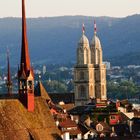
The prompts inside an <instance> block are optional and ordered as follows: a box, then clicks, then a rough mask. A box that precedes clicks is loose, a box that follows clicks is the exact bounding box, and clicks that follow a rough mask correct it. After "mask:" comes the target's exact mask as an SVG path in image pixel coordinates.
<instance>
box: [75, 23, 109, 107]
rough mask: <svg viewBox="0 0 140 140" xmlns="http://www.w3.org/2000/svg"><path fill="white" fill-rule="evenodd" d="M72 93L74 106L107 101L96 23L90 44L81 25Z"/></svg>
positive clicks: (104, 73)
mask: <svg viewBox="0 0 140 140" xmlns="http://www.w3.org/2000/svg"><path fill="white" fill-rule="evenodd" d="M74 92H75V105H85V104H87V103H89V102H90V100H91V99H96V103H101V102H104V101H106V100H107V93H106V65H105V64H103V60H102V47H101V43H100V40H99V38H98V37H97V33H96V23H94V36H93V38H92V41H91V43H89V40H88V38H87V37H86V35H85V27H84V25H83V29H82V37H81V39H80V41H79V42H78V48H77V63H76V65H75V67H74Z"/></svg>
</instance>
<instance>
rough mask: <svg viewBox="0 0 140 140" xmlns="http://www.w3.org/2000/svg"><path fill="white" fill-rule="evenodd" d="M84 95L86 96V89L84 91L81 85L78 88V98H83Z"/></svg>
mask: <svg viewBox="0 0 140 140" xmlns="http://www.w3.org/2000/svg"><path fill="white" fill-rule="evenodd" d="M85 95H86V89H85V87H84V86H83V85H81V86H80V87H79V96H80V97H85Z"/></svg>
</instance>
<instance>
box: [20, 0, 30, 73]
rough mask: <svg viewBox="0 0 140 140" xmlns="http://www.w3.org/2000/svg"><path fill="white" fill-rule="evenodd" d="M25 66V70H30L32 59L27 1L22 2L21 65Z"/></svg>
mask: <svg viewBox="0 0 140 140" xmlns="http://www.w3.org/2000/svg"><path fill="white" fill-rule="evenodd" d="M23 64H24V70H25V72H26V74H27V71H29V70H30V57H29V50H28V39H27V29H26V15H25V0H22V49H21V63H20V67H22V65H23Z"/></svg>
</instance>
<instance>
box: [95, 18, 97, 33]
mask: <svg viewBox="0 0 140 140" xmlns="http://www.w3.org/2000/svg"><path fill="white" fill-rule="evenodd" d="M96 33H97V26H96V21H95V20H94V34H95V35H96Z"/></svg>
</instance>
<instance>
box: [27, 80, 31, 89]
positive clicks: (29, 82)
mask: <svg viewBox="0 0 140 140" xmlns="http://www.w3.org/2000/svg"><path fill="white" fill-rule="evenodd" d="M28 86H29V89H32V81H28Z"/></svg>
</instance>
